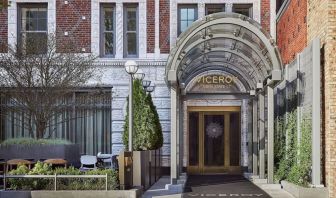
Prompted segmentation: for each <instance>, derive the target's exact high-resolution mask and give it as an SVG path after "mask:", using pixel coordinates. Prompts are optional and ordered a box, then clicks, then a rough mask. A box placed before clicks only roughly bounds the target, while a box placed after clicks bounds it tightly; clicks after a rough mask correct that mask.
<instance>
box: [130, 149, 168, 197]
mask: <svg viewBox="0 0 336 198" xmlns="http://www.w3.org/2000/svg"><path fill="white" fill-rule="evenodd" d="M160 177H161V151H160V149H158V150H149V151H133V186H137V187H141V188H143V189H144V190H147V189H148V188H149V187H150V186H152V185H153V184H154V183H155V182H156V181H158V180H159V178H160Z"/></svg>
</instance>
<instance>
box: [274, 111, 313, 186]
mask: <svg viewBox="0 0 336 198" xmlns="http://www.w3.org/2000/svg"><path fill="white" fill-rule="evenodd" d="M308 115H309V114H308ZM311 133H312V128H311V120H310V119H308V117H307V116H304V118H303V120H302V122H301V139H300V142H298V139H297V112H296V110H295V111H292V112H289V113H287V114H286V115H285V116H283V117H278V118H277V119H276V122H275V138H276V141H275V145H274V151H275V152H274V153H275V178H276V179H277V180H279V181H281V180H286V181H289V182H292V183H294V184H297V185H300V186H308V185H309V183H310V181H311V178H310V172H311V165H312V161H311V152H312V150H311V149H312V148H311V141H312V140H311Z"/></svg>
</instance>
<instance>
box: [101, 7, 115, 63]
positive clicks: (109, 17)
mask: <svg viewBox="0 0 336 198" xmlns="http://www.w3.org/2000/svg"><path fill="white" fill-rule="evenodd" d="M100 21H101V22H100V24H101V25H100V27H101V29H100V31H101V34H100V54H101V56H103V57H114V55H115V6H114V5H111V4H102V5H101V15H100Z"/></svg>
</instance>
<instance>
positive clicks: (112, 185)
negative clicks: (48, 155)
mask: <svg viewBox="0 0 336 198" xmlns="http://www.w3.org/2000/svg"><path fill="white" fill-rule="evenodd" d="M55 174H57V175H106V174H107V175H108V177H107V178H108V181H107V182H108V183H107V185H108V189H109V190H115V189H117V188H118V186H119V183H118V173H117V172H116V171H114V170H111V169H105V170H99V169H97V170H90V171H86V172H81V171H80V170H79V169H76V168H74V167H69V168H57V169H54V170H53V169H52V168H51V166H50V165H48V164H45V163H42V162H37V163H36V165H35V166H34V168H33V169H32V170H29V169H28V168H27V167H26V166H25V165H20V166H19V167H18V168H17V169H15V170H12V171H10V172H9V175H55ZM8 183H9V185H10V186H9V187H10V189H13V190H54V179H53V178H45V179H43V178H8ZM57 190H105V178H58V179H57Z"/></svg>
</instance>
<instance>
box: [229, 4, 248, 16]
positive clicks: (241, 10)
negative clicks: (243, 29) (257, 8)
mask: <svg viewBox="0 0 336 198" xmlns="http://www.w3.org/2000/svg"><path fill="white" fill-rule="evenodd" d="M232 12H235V13H238V14H242V15H245V16H247V17H250V18H253V4H233V6H232Z"/></svg>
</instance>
